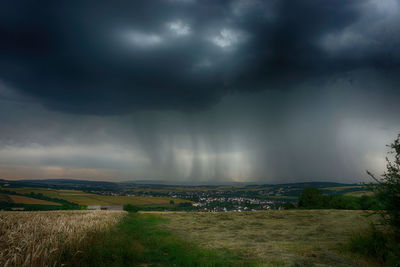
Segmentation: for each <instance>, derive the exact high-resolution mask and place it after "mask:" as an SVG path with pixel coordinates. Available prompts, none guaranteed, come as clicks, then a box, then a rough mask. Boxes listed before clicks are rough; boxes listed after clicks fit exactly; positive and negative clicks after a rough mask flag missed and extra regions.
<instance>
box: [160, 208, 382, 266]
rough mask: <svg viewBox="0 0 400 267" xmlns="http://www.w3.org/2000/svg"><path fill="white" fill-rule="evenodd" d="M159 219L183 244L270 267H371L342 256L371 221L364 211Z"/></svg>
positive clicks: (168, 214)
mask: <svg viewBox="0 0 400 267" xmlns="http://www.w3.org/2000/svg"><path fill="white" fill-rule="evenodd" d="M157 214H158V215H159V216H162V217H163V218H167V219H168V223H166V224H164V225H163V227H165V228H166V229H169V230H171V231H172V232H173V233H175V234H177V235H178V236H180V237H182V238H185V239H187V240H189V241H191V242H195V243H198V244H199V245H201V246H203V247H206V248H228V249H233V250H237V251H240V252H242V253H245V254H246V255H247V256H248V257H249V258H252V259H256V260H259V261H260V262H262V263H263V264H265V266H276V265H278V266H293V265H294V264H300V265H301V266H303V265H306V266H314V265H316V266H369V265H368V264H367V263H365V262H364V261H363V260H361V259H357V260H356V259H351V258H350V257H349V256H347V255H344V254H343V253H341V252H340V250H341V248H342V246H343V244H345V243H346V242H347V240H348V238H349V237H350V236H351V234H352V233H353V232H356V231H358V230H359V229H361V228H364V227H367V226H368V221H369V220H372V218H371V217H366V216H363V215H364V214H365V213H364V212H362V211H346V210H289V211H277V210H273V211H260V212H247V213H235V212H228V213H177V212H165V213H162V212H160V213H157ZM370 266H375V265H374V264H372V265H370Z"/></svg>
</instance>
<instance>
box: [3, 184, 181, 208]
mask: <svg viewBox="0 0 400 267" xmlns="http://www.w3.org/2000/svg"><path fill="white" fill-rule="evenodd" d="M2 189H3V190H9V191H14V192H17V193H20V194H29V193H30V192H33V193H36V194H38V193H42V194H43V195H45V196H48V197H52V198H60V199H65V200H67V201H70V202H74V203H77V204H79V205H125V204H131V205H137V206H147V205H169V202H170V200H173V201H174V202H175V204H179V203H182V202H188V200H183V199H179V198H169V197H141V196H103V195H97V194H91V193H86V192H83V191H79V190H56V189H44V188H41V189H38V188H2Z"/></svg>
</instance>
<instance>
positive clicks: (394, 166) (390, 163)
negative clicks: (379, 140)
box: [368, 134, 400, 241]
mask: <svg viewBox="0 0 400 267" xmlns="http://www.w3.org/2000/svg"><path fill="white" fill-rule="evenodd" d="M389 147H390V149H391V150H390V152H389V154H391V155H393V160H390V159H389V158H388V157H386V172H385V173H384V174H382V175H381V177H380V178H377V177H376V176H375V175H373V174H372V173H371V172H368V174H369V175H370V176H371V177H372V178H373V179H374V180H375V182H376V183H375V184H371V185H370V187H372V189H373V190H374V192H375V196H376V199H377V201H378V203H379V206H378V212H379V213H380V214H381V215H382V220H381V221H382V223H383V224H384V225H387V226H390V228H391V230H392V231H393V233H394V236H395V237H396V239H397V241H400V134H399V135H398V136H397V138H396V139H395V140H394V142H393V143H392V144H390V145H389Z"/></svg>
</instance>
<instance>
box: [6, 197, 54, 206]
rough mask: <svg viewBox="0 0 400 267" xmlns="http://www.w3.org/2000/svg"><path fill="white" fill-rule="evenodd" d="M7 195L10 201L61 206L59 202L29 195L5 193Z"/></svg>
mask: <svg viewBox="0 0 400 267" xmlns="http://www.w3.org/2000/svg"><path fill="white" fill-rule="evenodd" d="M7 196H8V197H9V198H10V200H11V202H12V203H19V204H39V205H54V206H61V204H60V203H57V202H52V201H47V200H41V199H36V198H31V197H25V196H18V195H7Z"/></svg>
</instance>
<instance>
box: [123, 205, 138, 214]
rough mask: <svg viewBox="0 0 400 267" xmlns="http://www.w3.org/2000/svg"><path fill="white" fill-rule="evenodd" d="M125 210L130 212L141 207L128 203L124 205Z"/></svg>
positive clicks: (136, 210)
mask: <svg viewBox="0 0 400 267" xmlns="http://www.w3.org/2000/svg"><path fill="white" fill-rule="evenodd" d="M124 210H125V211H128V212H138V211H139V207H137V206H133V205H131V204H128V205H124Z"/></svg>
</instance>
